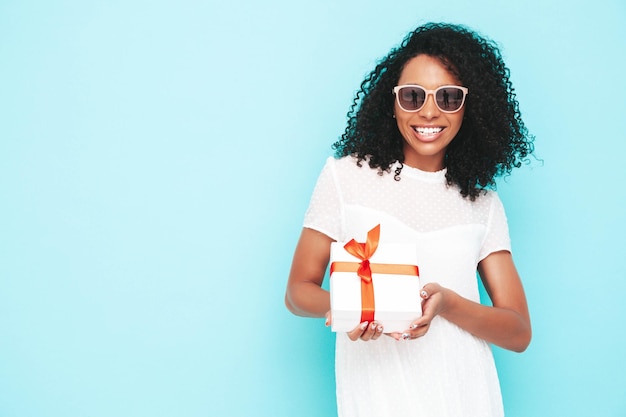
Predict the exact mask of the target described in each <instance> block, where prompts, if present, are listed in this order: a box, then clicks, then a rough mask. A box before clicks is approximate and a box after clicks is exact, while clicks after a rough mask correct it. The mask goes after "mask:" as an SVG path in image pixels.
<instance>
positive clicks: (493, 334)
mask: <svg viewBox="0 0 626 417" xmlns="http://www.w3.org/2000/svg"><path fill="white" fill-rule="evenodd" d="M478 272H479V274H480V276H481V278H482V280H483V283H484V284H485V288H486V290H487V293H488V294H489V297H490V298H491V301H492V304H493V307H490V306H485V305H482V304H479V303H476V302H473V301H470V300H468V299H466V298H463V297H461V296H460V295H459V294H457V293H455V292H454V291H452V290H450V289H447V288H443V287H441V286H440V285H438V284H427V285H425V286H424V291H425V294H422V297H423V298H425V301H424V307H423V309H424V315H423V316H422V318H421V319H419V320H416V321H415V322H414V325H415V327H416V328H415V329H413V330H411V331H410V332H411V336H412V337H419V336H423V335H424V334H426V332H427V331H428V326H429V324H430V321H431V320H432V319H433V317H434V316H436V315H437V314H439V315H440V316H441V317H443V318H445V319H446V320H448V321H450V322H452V323H455V324H456V325H458V326H459V327H461V328H462V329H464V330H466V331H468V332H470V333H472V334H473V335H475V336H477V337H480V338H481V339H484V340H486V341H488V342H490V343H493V344H495V345H498V346H500V347H502V348H504V349H509V350H513V351H516V352H523V351H524V350H526V348H527V347H528V345H529V343H530V339H531V327H530V316H529V313H528V305H527V303H526V296H525V294H524V289H523V287H522V282H521V280H520V278H519V275H518V273H517V270H516V268H515V264H514V263H513V258H512V256H511V254H510V253H509V252H506V251H499V252H495V253H492V254H490V255H489V256H487V257H486V258H485V259H484V260H483V261H482V262H481V263H480V264H479V265H478Z"/></svg>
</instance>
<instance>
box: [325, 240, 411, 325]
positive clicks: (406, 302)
mask: <svg viewBox="0 0 626 417" xmlns="http://www.w3.org/2000/svg"><path fill="white" fill-rule="evenodd" d="M416 258H417V247H416V245H413V244H404V243H380V244H379V245H378V248H377V249H376V251H375V252H374V254H373V255H372V256H371V257H370V259H369V262H370V265H371V268H372V284H373V287H374V305H375V313H374V320H375V321H376V322H377V323H379V324H382V326H383V328H384V330H383V332H384V333H391V332H403V331H405V330H407V329H408V328H409V326H410V325H411V323H412V322H413V320H415V319H417V318H419V317H421V315H422V299H421V298H420V295H419V293H420V290H421V286H420V281H419V276H418V275H419V274H418V275H415V274H412V275H405V274H398V273H377V272H375V271H376V270H377V269H378V268H377V266H376V265H377V264H396V265H409V266H416V268H414V269H415V271H416V273H417V259H416ZM330 262H331V271H332V269H333V268H332V263H333V262H351V263H354V264H355V266H354V271H356V268H358V265H359V263H360V262H361V260H360V259H358V258H357V257H355V256H353V255H351V254H350V253H348V252H347V251H346V249H345V248H344V243H339V242H333V243H332V244H331V247H330ZM330 305H331V313H332V327H331V329H332V331H334V332H349V331H351V330H353V329H354V328H355V327H356V326H358V325H359V323H360V321H361V308H362V300H361V278H360V277H359V276H358V275H357V273H356V272H338V271H336V270H335V271H332V272H331V275H330Z"/></svg>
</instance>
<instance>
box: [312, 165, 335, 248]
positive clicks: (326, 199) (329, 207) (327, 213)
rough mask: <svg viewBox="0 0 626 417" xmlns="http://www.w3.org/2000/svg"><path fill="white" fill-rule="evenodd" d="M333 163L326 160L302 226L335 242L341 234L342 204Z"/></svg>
mask: <svg viewBox="0 0 626 417" xmlns="http://www.w3.org/2000/svg"><path fill="white" fill-rule="evenodd" d="M335 162H336V160H335V159H334V158H332V157H330V158H328V159H327V160H326V164H325V165H324V168H323V169H322V172H321V174H320V176H319V177H318V179H317V184H316V185H315V189H314V190H313V195H312V196H311V201H310V202H309V207H308V209H307V211H306V213H305V215H304V224H303V226H304V227H307V228H310V229H314V230H317V231H318V232H321V233H324V234H325V235H327V236H329V237H330V238H332V239H334V240H337V239H338V237H339V236H340V233H341V218H342V216H341V211H342V208H341V207H342V204H341V196H340V192H339V187H338V184H337V178H336V173H335Z"/></svg>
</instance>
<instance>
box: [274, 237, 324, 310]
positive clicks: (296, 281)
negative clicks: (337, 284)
mask: <svg viewBox="0 0 626 417" xmlns="http://www.w3.org/2000/svg"><path fill="white" fill-rule="evenodd" d="M331 242H333V240H332V239H331V238H330V237H328V236H326V235H325V234H323V233H320V232H318V231H316V230H313V229H308V228H304V229H302V234H301V235H300V240H299V241H298V245H297V246H296V250H295V253H294V255H293V261H292V264H291V272H290V273H289V280H288V282H287V292H286V294H285V305H286V306H287V309H289V311H291V312H292V313H293V314H296V315H298V316H304V317H324V316H325V314H326V313H327V312H328V311H329V310H330V294H329V293H328V291H326V290H324V289H322V288H321V286H322V282H323V281H324V274H325V273H326V267H327V266H328V261H329V258H330V244H331Z"/></svg>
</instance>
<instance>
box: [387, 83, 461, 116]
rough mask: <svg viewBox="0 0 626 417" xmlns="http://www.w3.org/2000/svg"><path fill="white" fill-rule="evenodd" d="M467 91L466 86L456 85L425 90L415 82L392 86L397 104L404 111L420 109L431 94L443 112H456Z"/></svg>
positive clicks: (459, 108)
mask: <svg viewBox="0 0 626 417" xmlns="http://www.w3.org/2000/svg"><path fill="white" fill-rule="evenodd" d="M468 92H469V90H468V89H467V88H465V87H460V86H458V85H443V86H441V87H439V88H437V89H436V90H427V89H425V88H424V87H422V86H421V85H415V84H406V85H398V86H395V87H394V88H393V93H394V94H395V95H396V100H397V101H398V106H400V108H401V109H402V110H404V111H406V112H417V111H420V110H421V109H422V107H424V105H425V104H426V99H427V98H428V95H429V94H431V95H432V96H433V97H434V99H435V104H436V105H437V107H438V108H439V110H441V111H442V112H444V113H456V112H458V111H459V110H461V107H463V103H465V97H466V96H467V94H468Z"/></svg>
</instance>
